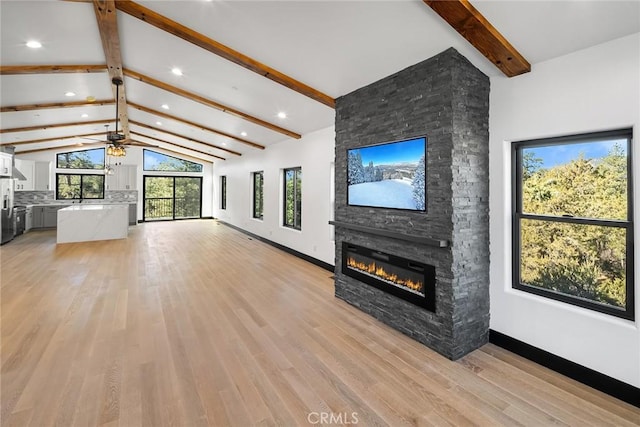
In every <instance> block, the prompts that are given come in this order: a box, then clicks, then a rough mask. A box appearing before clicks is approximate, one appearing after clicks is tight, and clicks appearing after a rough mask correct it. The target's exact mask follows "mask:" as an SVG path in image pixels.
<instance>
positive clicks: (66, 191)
mask: <svg viewBox="0 0 640 427" xmlns="http://www.w3.org/2000/svg"><path fill="white" fill-rule="evenodd" d="M56 184H57V185H56V199H59V200H82V199H104V175H88V174H63V173H59V174H56Z"/></svg>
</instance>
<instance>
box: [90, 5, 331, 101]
mask: <svg viewBox="0 0 640 427" xmlns="http://www.w3.org/2000/svg"><path fill="white" fill-rule="evenodd" d="M94 1H96V0H94ZM116 7H117V8H118V10H120V11H122V12H124V13H126V14H128V15H131V16H133V17H135V18H138V19H140V20H142V21H144V22H146V23H148V24H150V25H153V26H154V27H156V28H159V29H161V30H163V31H166V32H168V33H169V34H172V35H174V36H176V37H179V38H181V39H183V40H185V41H188V42H189V43H193V44H194V45H196V46H198V47H201V48H202V49H205V50H207V51H209V52H211V53H213V54H215V55H218V56H220V57H222V58H224V59H226V60H228V61H231V62H233V63H234V64H237V65H239V66H241V67H244V68H246V69H247V70H250V71H253V72H254V73H257V74H260V75H261V76H263V77H266V78H268V79H270V80H272V81H274V82H276V83H279V84H281V85H283V86H285V87H287V88H289V89H291V90H293V91H296V92H298V93H300V94H302V95H304V96H307V97H309V98H311V99H313V100H315V101H318V102H320V103H322V104H324V105H326V106H328V107H331V108H335V106H336V101H335V99H333V98H332V97H330V96H329V95H326V94H324V93H322V92H320V91H319V90H317V89H314V88H312V87H311V86H308V85H306V84H304V83H302V82H300V81H298V80H295V79H294V78H292V77H289V76H287V75H286V74H283V73H281V72H279V71H277V70H275V69H273V68H271V67H269V66H267V65H265V64H262V63H261V62H258V61H256V60H255V59H253V58H250V57H248V56H246V55H244V54H242V53H240V52H238V51H236V50H233V49H231V48H230V47H228V46H225V45H223V44H222V43H219V42H217V41H215V40H213V39H211V38H209V37H207V36H205V35H204V34H200V33H198V32H196V31H194V30H192V29H191V28H189V27H186V26H184V25H182V24H180V23H178V22H176V21H173V20H171V19H169V18H167V17H166V16H163V15H160V14H159V13H156V12H154V11H153V10H151V9H148V8H146V7H144V6H142V5H140V4H138V3H135V2H133V1H129V0H118V1H117V2H116Z"/></svg>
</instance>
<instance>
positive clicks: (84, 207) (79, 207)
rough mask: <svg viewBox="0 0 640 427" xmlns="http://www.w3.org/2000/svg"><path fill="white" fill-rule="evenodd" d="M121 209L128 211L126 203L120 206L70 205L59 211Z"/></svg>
mask: <svg viewBox="0 0 640 427" xmlns="http://www.w3.org/2000/svg"><path fill="white" fill-rule="evenodd" d="M121 208H127V209H129V204H128V203H120V204H111V205H94V204H87V205H80V204H78V205H72V206H69V207H66V208H63V209H60V211H67V212H68V211H104V210H109V209H121Z"/></svg>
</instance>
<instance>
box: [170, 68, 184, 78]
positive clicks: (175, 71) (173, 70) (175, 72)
mask: <svg viewBox="0 0 640 427" xmlns="http://www.w3.org/2000/svg"><path fill="white" fill-rule="evenodd" d="M171 72H172V73H173V74H175V75H176V76H181V75H182V70H181V69H180V68H177V67H174V68H172V69H171Z"/></svg>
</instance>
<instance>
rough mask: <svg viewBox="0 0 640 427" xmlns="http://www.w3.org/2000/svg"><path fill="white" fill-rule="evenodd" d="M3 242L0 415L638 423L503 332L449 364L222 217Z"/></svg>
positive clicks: (96, 420)
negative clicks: (510, 348)
mask: <svg viewBox="0 0 640 427" xmlns="http://www.w3.org/2000/svg"><path fill="white" fill-rule="evenodd" d="M0 256H1V267H2V272H1V279H2V283H1V286H2V287H1V294H0V296H1V309H2V313H1V321H2V324H1V332H2V341H1V346H2V347H1V357H2V365H1V371H0V372H1V378H0V379H1V381H2V384H1V391H2V396H1V400H2V412H1V416H2V419H1V421H2V426H27V425H31V426H38V427H40V426H49V425H56V426H71V425H75V426H94V425H108V426H115V425H122V426H138V425H142V426H164V425H172V426H199V425H214V426H226V425H235V426H249V425H265V426H266V425H282V426H290V425H291V426H293V425H311V424H313V423H316V422H317V421H319V420H321V419H322V420H324V421H326V422H327V423H325V425H326V424H328V423H330V422H334V423H336V422H338V421H341V422H342V423H343V424H349V423H351V425H353V424H355V422H356V421H357V423H358V425H362V426H374V425H390V426H402V425H454V426H463V425H487V426H494V425H508V426H513V425H532V426H541V425H575V426H588V425H597V426H604V425H610V426H629V425H637V424H636V423H640V410H639V409H638V408H635V407H633V406H631V405H628V404H625V403H623V402H620V401H618V400H616V399H614V398H611V397H609V396H607V395H604V394H602V393H600V392H597V391H595V390H592V389H590V388H588V387H586V386H583V385H581V384H579V383H577V382H575V381H572V380H570V379H567V378H565V377H562V376H560V375H558V374H556V373H553V372H551V371H549V370H547V369H545V368H542V367H540V366H538V365H535V364H533V363H531V362H529V361H526V360H524V359H522V358H520V357H518V356H515V355H513V354H511V353H509V352H507V351H504V350H502V349H500V348H498V347H495V346H493V345H487V346H485V347H483V348H482V349H480V350H477V351H475V352H473V353H471V354H469V355H468V356H466V357H464V358H463V359H461V360H459V361H457V362H451V361H449V360H447V359H445V358H444V357H441V356H439V355H438V354H437V353H435V352H433V351H431V350H429V349H428V348H426V347H424V346H422V345H421V344H419V343H417V342H415V341H413V340H411V339H409V338H407V337H406V336H404V335H402V334H400V333H398V332H396V331H394V330H392V329H390V328H388V327H386V326H384V325H382V324H381V323H379V322H377V321H376V320H374V319H372V318H371V317H369V316H367V315H365V314H363V313H362V312H360V311H358V310H357V309H355V308H353V307H351V306H349V305H348V304H346V303H344V302H343V301H341V300H338V299H336V298H335V297H334V296H333V282H332V279H331V278H330V276H331V273H330V272H327V271H326V270H323V269H320V268H318V267H316V266H314V265H311V264H309V263H307V262H305V261H302V260H300V259H298V258H295V257H293V256H290V255H288V254H286V253H283V252H281V251H279V250H277V249H275V248H273V247H271V246H269V245H266V244H264V243H262V242H259V241H256V240H254V239H251V238H249V237H247V236H246V235H243V234H241V233H239V232H237V231H235V230H233V229H230V228H228V227H226V226H224V225H219V224H218V223H217V222H215V221H211V220H203V221H181V222H173V223H171V222H163V223H148V224H142V225H139V226H137V227H134V228H131V234H130V237H129V238H128V239H125V240H115V241H107V242H92V243H73V244H66V245H58V246H56V244H55V232H53V231H37V232H31V233H28V234H27V235H24V236H22V237H20V238H18V239H17V240H15V241H13V242H11V243H9V244H7V245H5V246H2V248H0ZM323 414H326V415H323ZM321 417H324V418H321Z"/></svg>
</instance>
